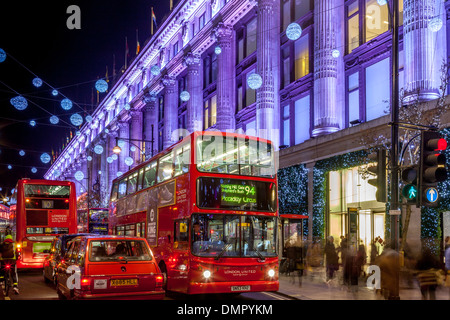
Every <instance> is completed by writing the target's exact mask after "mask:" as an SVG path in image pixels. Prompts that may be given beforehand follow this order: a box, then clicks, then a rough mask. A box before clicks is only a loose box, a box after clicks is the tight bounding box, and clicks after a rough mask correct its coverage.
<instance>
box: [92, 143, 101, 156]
mask: <svg viewBox="0 0 450 320" xmlns="http://www.w3.org/2000/svg"><path fill="white" fill-rule="evenodd" d="M94 152H95V153H96V154H102V153H103V147H102V146H101V145H99V144H98V145H96V146H95V147H94Z"/></svg>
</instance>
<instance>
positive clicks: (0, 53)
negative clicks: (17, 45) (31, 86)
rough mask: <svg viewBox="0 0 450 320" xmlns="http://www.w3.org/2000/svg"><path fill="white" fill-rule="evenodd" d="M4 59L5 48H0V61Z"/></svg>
mask: <svg viewBox="0 0 450 320" xmlns="http://www.w3.org/2000/svg"><path fill="white" fill-rule="evenodd" d="M5 60H6V52H5V50H3V49H1V48H0V63H2V62H3V61H5Z"/></svg>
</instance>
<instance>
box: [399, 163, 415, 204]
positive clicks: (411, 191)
mask: <svg viewBox="0 0 450 320" xmlns="http://www.w3.org/2000/svg"><path fill="white" fill-rule="evenodd" d="M418 171H419V168H418V166H417V165H413V166H409V167H406V168H404V169H403V170H402V181H403V182H404V183H405V186H404V187H403V189H402V195H403V197H404V198H405V199H406V201H407V203H408V204H416V205H417V201H418V198H419V195H418V193H419V187H418V186H417V176H418V174H419V172H418Z"/></svg>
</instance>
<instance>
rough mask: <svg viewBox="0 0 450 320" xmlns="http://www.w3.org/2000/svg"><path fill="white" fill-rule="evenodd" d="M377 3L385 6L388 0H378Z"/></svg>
mask: <svg viewBox="0 0 450 320" xmlns="http://www.w3.org/2000/svg"><path fill="white" fill-rule="evenodd" d="M377 3H378V4H379V5H380V6H384V5H385V4H386V3H387V0H377Z"/></svg>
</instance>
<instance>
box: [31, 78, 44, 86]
mask: <svg viewBox="0 0 450 320" xmlns="http://www.w3.org/2000/svg"><path fill="white" fill-rule="evenodd" d="M33 86H35V87H36V88H39V87H40V86H42V79H40V78H34V79H33Z"/></svg>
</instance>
